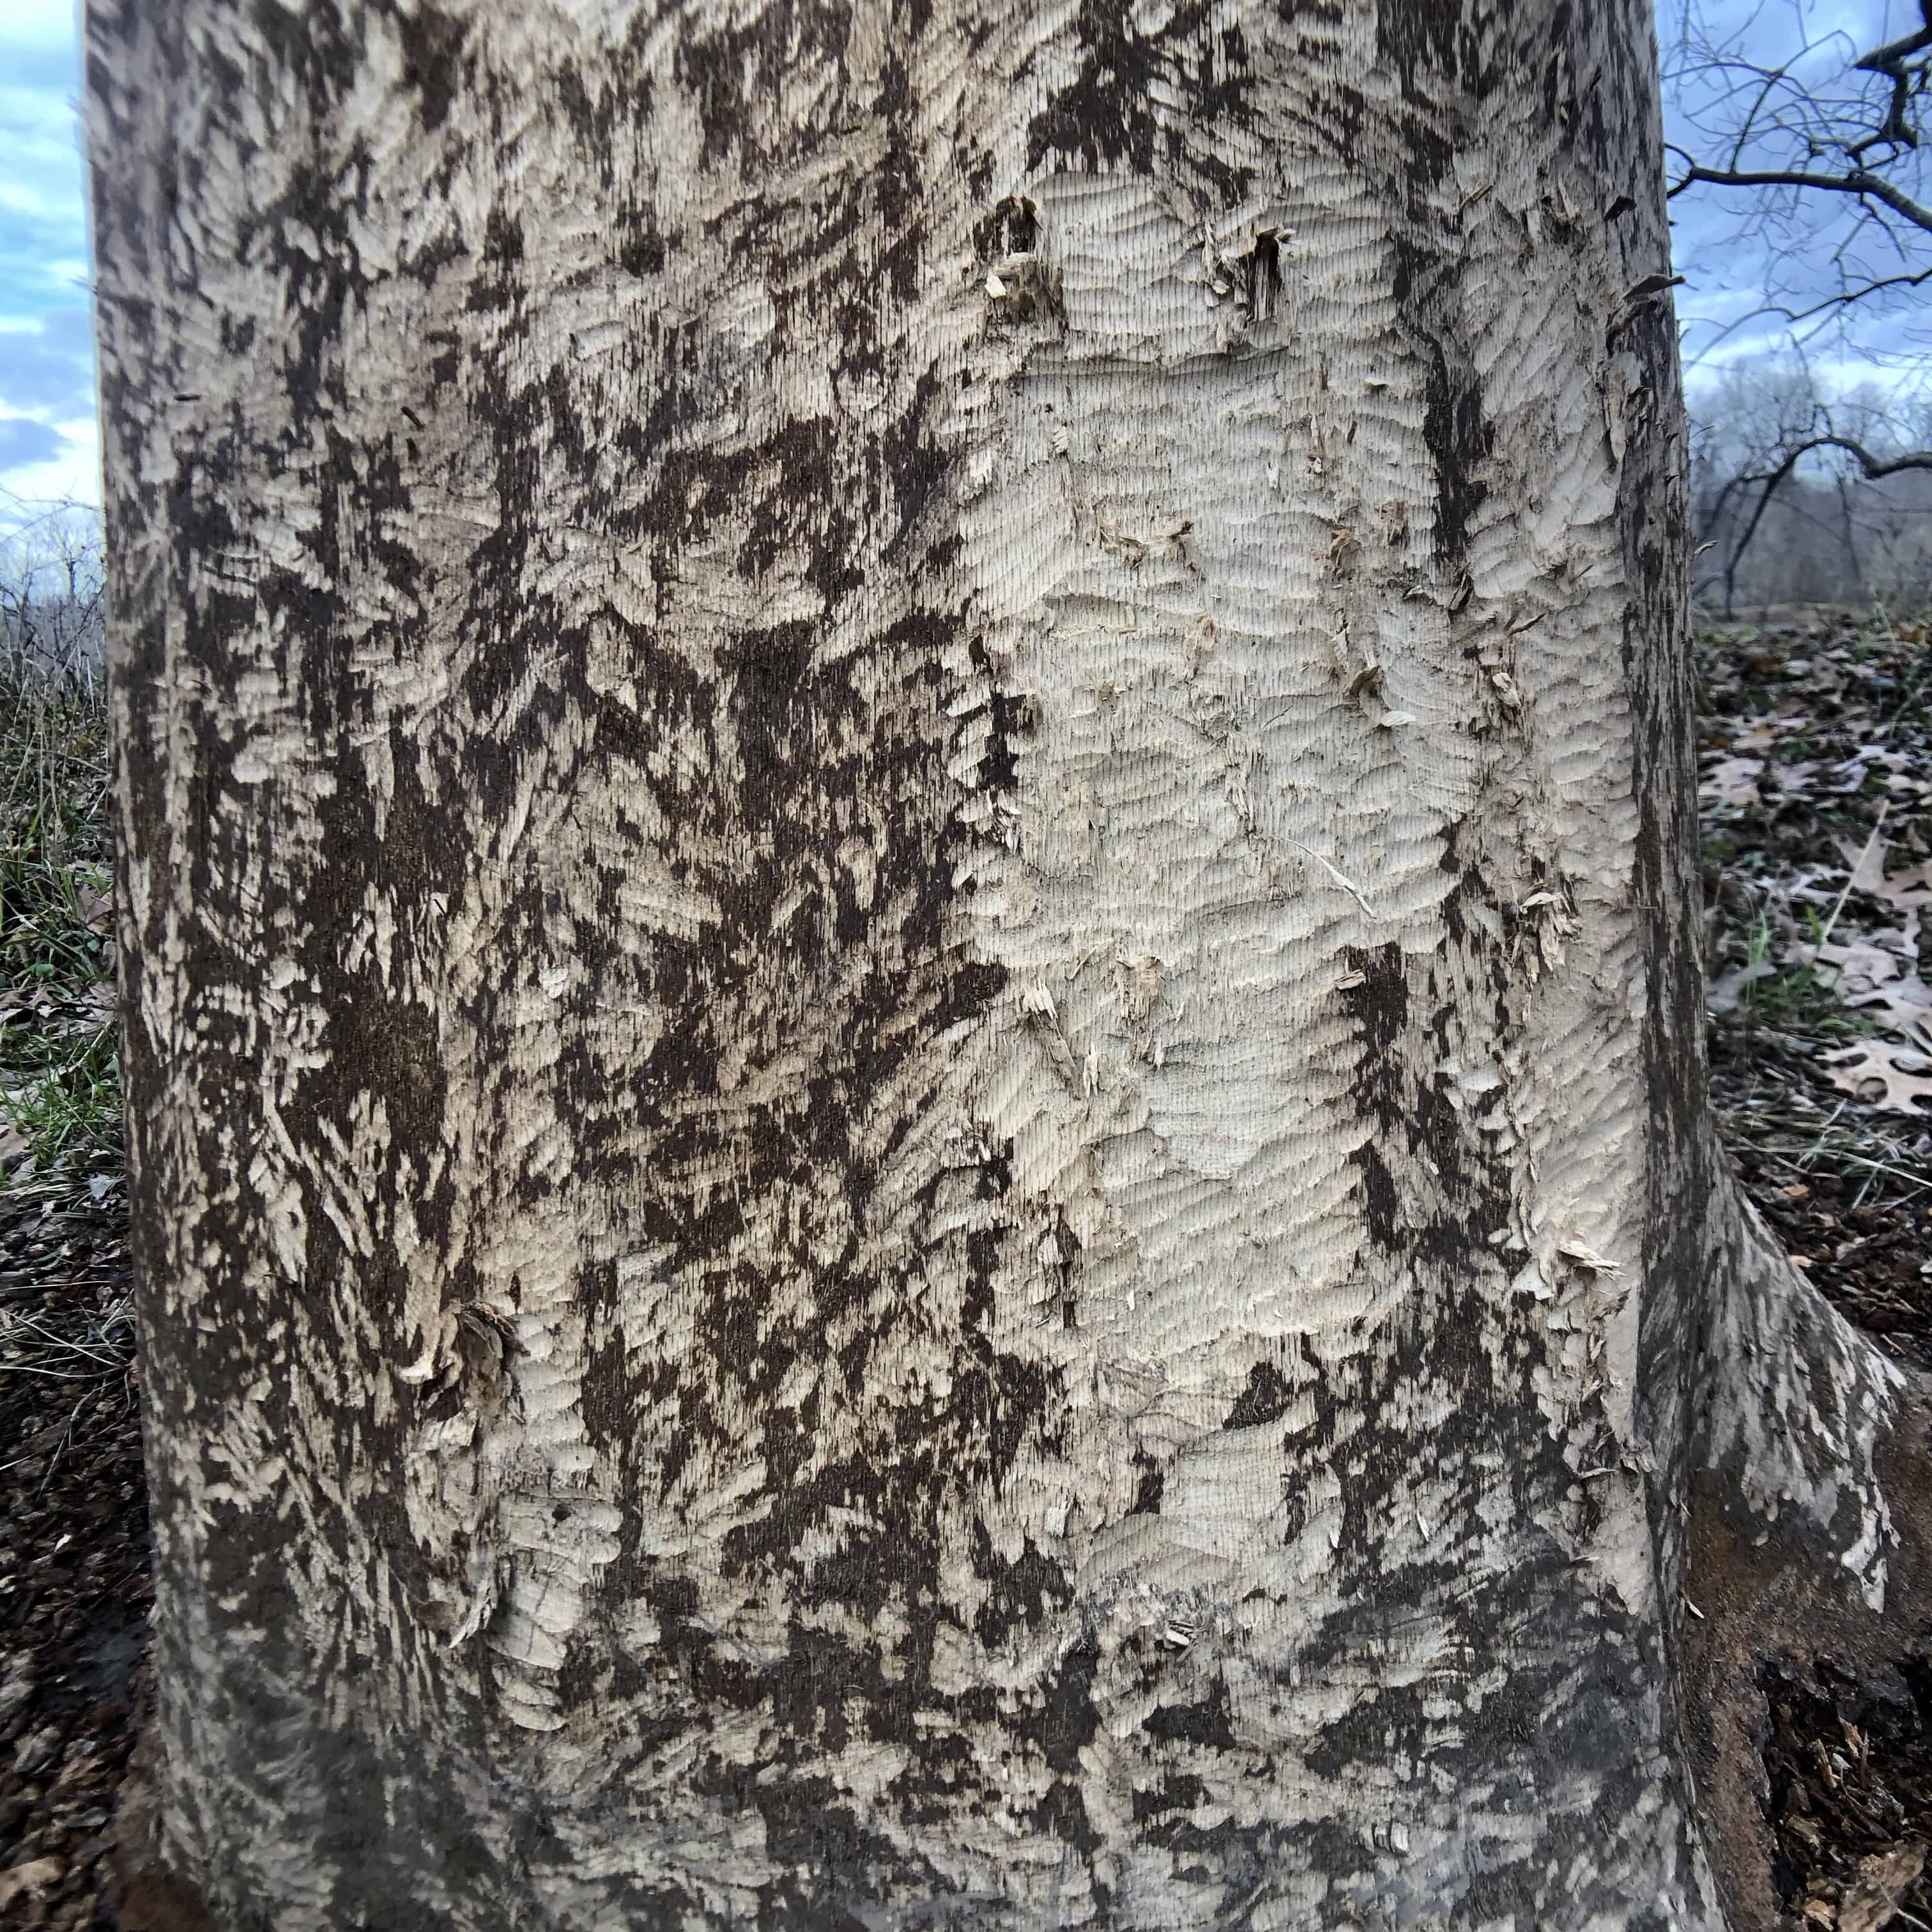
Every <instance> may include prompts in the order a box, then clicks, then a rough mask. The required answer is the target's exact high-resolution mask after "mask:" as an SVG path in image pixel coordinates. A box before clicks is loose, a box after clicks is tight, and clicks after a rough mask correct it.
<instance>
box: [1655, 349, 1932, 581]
mask: <svg viewBox="0 0 1932 1932" xmlns="http://www.w3.org/2000/svg"><path fill="white" fill-rule="evenodd" d="M1900 428H1901V426H1900V425H1899V423H1898V421H1897V410H1896V407H1895V406H1894V405H1892V404H1890V403H1889V402H1888V401H1887V400H1886V399H1885V398H1881V397H1880V396H1879V395H1877V394H1876V392H1873V391H1871V390H1869V389H1867V390H1866V391H1864V392H1861V393H1860V394H1856V395H1851V396H1849V397H1844V398H1838V399H1837V400H1835V401H1827V400H1826V398H1824V397H1823V396H1822V395H1820V392H1819V389H1818V386H1817V383H1816V381H1815V380H1814V377H1813V375H1812V372H1811V369H1810V368H1809V367H1808V365H1806V364H1805V362H1804V361H1803V360H1802V359H1798V358H1796V357H1794V358H1792V359H1788V360H1785V361H1783V362H1761V363H1754V364H1736V365H1732V366H1731V367H1730V368H1727V370H1726V371H1725V372H1724V375H1723V377H1721V379H1720V380H1718V382H1716V383H1713V384H1711V385H1709V386H1707V387H1706V389H1705V390H1704V391H1703V393H1702V394H1701V395H1700V397H1699V398H1697V401H1696V403H1695V404H1694V407H1693V410H1692V416H1691V503H1692V523H1693V531H1694V536H1695V538H1696V541H1697V555H1698V556H1699V558H1700V562H1701V559H1703V558H1704V557H1705V556H1706V555H1707V554H1708V555H1709V556H1711V558H1712V561H1711V562H1710V563H1709V565H1707V566H1703V567H1702V568H1700V569H1699V570H1698V571H1695V572H1694V575H1693V583H1692V589H1693V592H1696V591H1697V590H1698V589H1700V588H1703V586H1706V585H1708V584H1710V583H1717V584H1720V585H1721V586H1722V591H1723V609H1724V615H1725V616H1727V617H1730V616H1735V615H1736V605H1737V599H1738V589H1739V580H1740V575H1741V573H1742V571H1744V569H1745V565H1746V562H1747V559H1748V557H1749V556H1750V555H1751V552H1752V550H1753V548H1754V545H1756V544H1758V543H1759V542H1760V539H1761V538H1763V536H1764V535H1766V532H1767V531H1768V529H1769V528H1770V527H1771V523H1770V522H1769V521H1768V519H1769V518H1770V513H1771V512H1772V508H1773V505H1775V504H1776V505H1780V506H1781V508H1783V510H1784V512H1785V514H1784V517H1783V519H1782V523H1783V526H1784V528H1783V529H1782V531H1781V541H1780V542H1779V544H1778V559H1779V565H1780V567H1781V568H1782V569H1783V570H1784V571H1786V572H1787V573H1788V572H1790V571H1791V570H1792V568H1793V566H1794V565H1796V566H1799V567H1800V568H1808V569H1809V570H1810V571H1811V572H1812V573H1813V575H1814V578H1816V579H1818V580H1817V581H1816V582H1814V585H1813V586H1812V587H1811V589H1809V590H1808V591H1801V592H1799V595H1800V596H1801V598H1803V599H1804V600H1805V601H1815V600H1819V599H1822V598H1828V597H1829V598H1840V599H1846V598H1857V597H1859V596H1861V595H1864V594H1866V593H1867V592H1868V591H1869V590H1870V589H1873V588H1875V587H1876V586H1875V584H1873V583H1868V582H1867V574H1866V572H1865V571H1864V569H1863V568H1861V563H1860V560H1859V557H1858V538H1859V532H1860V530H1861V527H1865V526H1870V530H1871V534H1872V535H1873V537H1874V538H1880V536H1881V532H1882V529H1883V526H1884V525H1885V523H1891V525H1892V526H1894V528H1893V541H1894V546H1895V544H1896V542H1897V535H1898V534H1899V533H1900V532H1898V531H1897V524H1898V522H1899V520H1900V517H1903V516H1907V515H1909V514H1911V513H1912V511H1913V510H1914V509H1915V508H1919V507H1921V504H1920V503H1919V502H1915V501H1912V500H1908V499H1901V498H1900V496H1899V494H1898V493H1897V492H1896V491H1893V492H1885V491H1882V490H1873V489H1870V488H1869V487H1861V486H1867V485H1871V484H1881V483H1883V482H1884V481H1885V480H1886V479H1888V478H1894V477H1901V476H1905V475H1910V474H1915V473H1923V472H1927V471H1928V470H1932V452H1927V451H1925V450H1923V449H1914V448H1911V447H1909V446H1902V440H1901V436H1900ZM1854 432H1855V433H1854ZM1908 434H1909V431H1908ZM1807 496H1817V497H1819V498H1820V499H1823V500H1820V501H1819V502H1815V503H1814V502H1807V501H1806V500H1805V499H1806V498H1807ZM1914 496H1915V497H1916V496H1918V493H1914ZM1805 525H1809V526H1811V529H1809V530H1806V529H1804V528H1803V527H1802V526H1805ZM1760 601H1766V600H1764V599H1762V598H1761V599H1760Z"/></svg>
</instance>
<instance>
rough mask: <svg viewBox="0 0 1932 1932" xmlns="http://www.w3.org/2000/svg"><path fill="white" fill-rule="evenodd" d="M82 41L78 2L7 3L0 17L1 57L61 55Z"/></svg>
mask: <svg viewBox="0 0 1932 1932" xmlns="http://www.w3.org/2000/svg"><path fill="white" fill-rule="evenodd" d="M79 41H80V7H79V6H78V5H77V4H76V0H7V9H6V12H5V15H4V16H0V58H5V55H7V54H10V53H14V52H20V53H34V54H61V53H66V52H70V51H71V49H73V48H74V46H77V44H78V43H79Z"/></svg>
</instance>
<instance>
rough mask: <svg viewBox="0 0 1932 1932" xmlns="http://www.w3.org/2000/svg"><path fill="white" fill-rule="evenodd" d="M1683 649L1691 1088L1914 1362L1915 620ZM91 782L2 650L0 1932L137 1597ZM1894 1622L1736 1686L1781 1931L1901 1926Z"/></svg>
mask: <svg viewBox="0 0 1932 1932" xmlns="http://www.w3.org/2000/svg"><path fill="white" fill-rule="evenodd" d="M1699 664H1700V705H1701V709H1702V717H1703V724H1702V737H1701V745H1702V757H1701V771H1702V776H1703V785H1702V787H1701V793H1700V796H1701V800H1702V804H1703V821H1704V874H1705V879H1704V883H1705V892H1706V905H1707V907H1708V911H1707V913H1706V922H1707V929H1706V962H1707V965H1708V967H1709V974H1710V979H1711V986H1712V1002H1711V1004H1712V1016H1711V1028H1710V1035H1709V1039H1710V1055H1711V1073H1712V1097H1713V1100H1714V1102H1715V1104H1716V1106H1717V1107H1718V1109H1719V1111H1720V1112H1721V1115H1722V1118H1723V1123H1724V1130H1725V1133H1726V1136H1727V1139H1728V1142H1729V1144H1730V1147H1731V1148H1732V1150H1733V1154H1735V1156H1736V1159H1737V1161H1738V1163H1739V1168H1740V1169H1741V1171H1742V1173H1743V1175H1744V1177H1745V1182H1746V1185H1747V1187H1748V1189H1749V1191H1750V1192H1751V1195H1752V1196H1753V1197H1754V1199H1755V1200H1756V1201H1757V1203H1758V1205H1759V1206H1760V1208H1761V1209H1762V1210H1763V1212H1764V1213H1765V1214H1766V1215H1767V1216H1768V1217H1769V1219H1770V1220H1771V1221H1772V1223H1773V1224H1774V1225H1775V1227H1776V1228H1777V1229H1778V1232H1779V1234H1780V1235H1781V1237H1782V1238H1783V1239H1784V1241H1785V1242H1786V1244H1787V1245H1788V1247H1790V1250H1791V1252H1792V1253H1793V1255H1794V1256H1798V1257H1799V1258H1800V1265H1801V1266H1802V1267H1804V1268H1806V1270H1807V1271H1808V1273H1809V1274H1810V1276H1811V1279H1812V1280H1814V1281H1815V1282H1816V1283H1817V1284H1818V1286H1820V1289H1823V1291H1824V1292H1825V1293H1826V1295H1829V1297H1830V1298H1832V1300H1833V1301H1835V1302H1836V1303H1837V1304H1838V1306H1839V1307H1841V1308H1842V1309H1843V1310H1844V1311H1845V1313H1846V1314H1847V1315H1848V1316H1850V1317H1851V1318H1852V1319H1853V1320H1854V1321H1856V1322H1858V1323H1860V1324H1861V1325H1862V1326H1864V1328H1867V1329H1868V1330H1870V1331H1871V1332H1872V1333H1873V1334H1875V1335H1876V1337H1878V1338H1879V1342H1880V1343H1881V1345H1882V1346H1884V1347H1885V1348H1886V1349H1889V1350H1890V1351H1891V1352H1893V1353H1894V1355H1897V1357H1898V1358H1900V1360H1901V1361H1908V1362H1910V1363H1912V1364H1913V1365H1915V1366H1916V1367H1921V1368H1926V1369H1932V1259H1928V1257H1932V932H1928V934H1927V938H1926V940H1925V943H1924V945H1923V946H1922V947H1921V934H1920V928H1921V919H1922V918H1923V917H1924V914H1925V913H1926V912H1927V910H1929V909H1932V625H1893V624H1891V623H1888V622H1884V621H1882V620H1876V621H1875V620H1874V619H1873V618H1871V617H1870V616H1869V615H1867V616H1840V615H1826V614H1817V613H1793V614H1791V615H1790V616H1788V617H1787V619H1784V621H1781V622H1774V623H1765V624H1760V625H1742V626H1727V627H1724V628H1712V629H1711V630H1709V631H1706V633H1705V634H1703V636H1702V637H1701V639H1700V650H1699ZM107 772H108V764H107V720H106V715H105V708H104V703H103V701H102V699H101V693H100V691H99V688H98V685H92V684H90V683H89V682H86V681H85V680H84V679H81V680H69V681H67V682H55V683H52V684H49V683H48V682H46V681H44V680H39V679H29V680H23V679H21V678H20V677H19V676H13V677H11V678H9V677H8V676H7V672H6V670H5V667H0V1924H6V1925H8V1926H14V1925H17V1926H20V1927H41V1926H46V1927H64V1928H74V1927H112V1926H113V1925H114V1924H115V1919H114V1918H113V1916H112V1915H111V1914H110V1912H109V1911H108V1909H107V1906H106V1905H105V1904H104V1902H103V1901H104V1897H105V1894H106V1892H107V1888H108V1886H109V1884H110V1876H111V1862H110V1858H111V1852H112V1843H111V1841H110V1821H111V1820H112V1817H113V1811H114V1808H115V1801H116V1798H117V1796H118V1793H119V1790H120V1788H121V1782H122V1780H123V1778H124V1775H125V1774H126V1771H127V1763H128V1760H129V1757H130V1753H131V1751H132V1750H133V1745H134V1743H135V1724H136V1714H137V1712H138V1711H139V1707H140V1678H141V1669H142V1659H143V1656H144V1653H145V1646H146V1635H147V1628H148V1607H149V1604H150V1603H151V1592H150V1589H149V1586H148V1572H147V1563H148V1529H147V1514H146V1493H145V1485H144V1483H143V1480H142V1469H141V1460H140V1427H139V1391H138V1388H137V1372H136V1367H135V1366H134V1352H133V1319H132V1316H131V1314H130V1304H129V1299H128V1276H127V1249H126V1219H127V1193H126V1185H125V1179H124V1169H123V1158H122V1148H121V1127H120V1113H119V1107H120V1098H119V1085H118V1068H117V1066H116V1062H115V1035H114V1031H113V1001H112V997H111V994H110V991H109V986H110V982H111V979H112V976H113V944H112V938H111V931H112V928H111V904H110V885H109V874H110V861H109V847H108V840H107V827H106V815H105V807H106V802H107ZM1927 925H1928V926H1932V921H1927ZM1925 1636H1926V1634H1924V1633H1918V1632H1905V1631H1901V1632H1900V1634H1899V1642H1900V1655H1899V1658H1898V1666H1897V1670H1895V1671H1894V1672H1892V1673H1889V1674H1888V1675H1885V1676H1883V1677H1882V1678H1873V1677H1870V1676H1863V1677H1861V1676H1855V1675H1853V1674H1852V1673H1849V1672H1848V1671H1846V1670H1844V1669H1843V1668H1841V1667H1840V1665H1839V1664H1838V1661H1836V1660H1835V1659H1833V1658H1829V1657H1825V1656H1819V1657H1811V1658H1788V1659H1785V1660H1783V1661H1781V1663H1780V1664H1778V1665H1777V1666H1775V1667H1773V1668H1772V1669H1771V1670H1768V1671H1767V1673H1766V1679H1765V1682H1764V1685H1763V1689H1764V1692H1765V1695H1766V1717H1765V1732H1764V1762H1765V1772H1766V1779H1765V1788H1766V1793H1767V1794H1768V1805H1769V1815H1770V1818H1771V1822H1772V1829H1773V1831H1774V1832H1775V1837H1776V1841H1777V1844H1778V1852H1779V1855H1780V1864H1779V1867H1778V1873H1777V1877H1778V1885H1779V1888H1780V1891H1781V1894H1783V1896H1784V1897H1785V1899H1786V1900H1787V1905H1788V1906H1789V1909H1790V1921H1791V1923H1792V1924H1793V1926H1794V1927H1821V1928H1833V1927H1836V1928H1839V1932H1876V1928H1879V1927H1882V1926H1885V1925H1887V1924H1896V1925H1897V1926H1899V1927H1901V1928H1903V1932H1932V1872H1928V1871H1927V1870H1926V1869H1925V1863H1926V1858H1927V1843H1928V1841H1932V1655H1927V1652H1926V1649H1925V1648H1924V1640H1925ZM1915 1644H1916V1645H1917V1646H1918V1648H1917V1649H1915V1648H1914V1646H1915ZM156 1922H157V1923H158V1921H156ZM124 1932H142V1928H141V1927H137V1926H136V1925H135V1924H133V1920H132V1919H131V1918H130V1919H129V1920H128V1921H125V1923H124Z"/></svg>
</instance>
